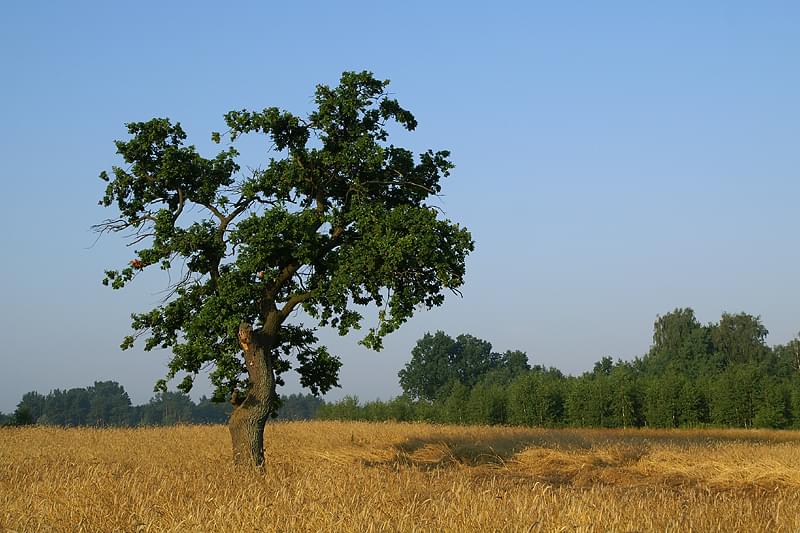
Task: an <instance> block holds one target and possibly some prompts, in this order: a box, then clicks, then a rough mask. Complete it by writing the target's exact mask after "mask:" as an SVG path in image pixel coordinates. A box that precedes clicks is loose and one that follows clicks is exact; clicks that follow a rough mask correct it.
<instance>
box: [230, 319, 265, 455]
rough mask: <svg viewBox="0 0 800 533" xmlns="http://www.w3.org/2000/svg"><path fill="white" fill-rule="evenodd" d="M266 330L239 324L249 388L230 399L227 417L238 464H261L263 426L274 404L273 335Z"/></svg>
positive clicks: (240, 341) (240, 342)
mask: <svg viewBox="0 0 800 533" xmlns="http://www.w3.org/2000/svg"><path fill="white" fill-rule="evenodd" d="M265 329H266V328H265ZM270 333H271V332H270V331H269V330H267V331H264V330H260V331H254V330H253V328H252V326H251V325H250V324H246V323H243V324H241V325H240V326H239V344H240V345H241V347H242V351H244V360H245V365H246V366H247V373H248V377H249V388H248V390H247V396H246V397H245V398H244V400H240V399H239V398H237V397H236V396H235V395H234V397H233V398H232V399H231V401H232V403H233V404H234V406H235V407H234V409H233V412H232V413H231V416H230V418H229V419H228V430H229V431H230V433H231V444H232V445H233V461H234V463H235V464H238V465H246V466H254V467H262V466H263V465H264V426H265V425H266V423H267V418H268V417H269V415H270V413H271V412H272V409H273V407H274V405H275V372H274V364H273V363H274V361H273V353H272V350H273V349H274V344H275V341H274V339H275V335H274V333H273V334H270Z"/></svg>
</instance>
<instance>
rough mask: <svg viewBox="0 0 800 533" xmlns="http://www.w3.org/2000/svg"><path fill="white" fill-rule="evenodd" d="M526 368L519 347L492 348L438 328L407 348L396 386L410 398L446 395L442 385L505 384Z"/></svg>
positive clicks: (464, 335) (473, 338)
mask: <svg viewBox="0 0 800 533" xmlns="http://www.w3.org/2000/svg"><path fill="white" fill-rule="evenodd" d="M529 368H530V366H529V365H528V356H527V355H526V354H525V353H524V352H520V351H508V352H506V353H504V354H502V355H501V354H498V353H495V352H492V345H491V343H489V342H487V341H485V340H482V339H479V338H477V337H473V336H472V335H467V334H463V335H459V336H458V337H456V339H455V340H454V339H453V338H452V337H450V336H448V335H446V334H445V333H444V332H442V331H437V332H436V333H435V334H433V335H431V334H430V333H426V334H425V335H424V336H423V337H422V338H421V339H419V340H418V341H417V344H416V346H414V349H413V350H412V351H411V361H409V362H408V363H407V364H406V366H405V367H404V368H403V369H402V370H400V372H399V373H398V377H399V378H400V386H401V387H402V388H403V392H404V393H405V394H406V395H408V396H410V397H411V398H416V399H422V400H427V401H433V400H435V399H438V398H442V397H445V396H447V391H443V390H442V389H443V388H444V387H445V386H448V385H449V386H452V384H453V383H460V384H462V385H464V386H465V387H467V388H472V387H474V386H475V385H476V384H477V383H478V382H480V381H487V380H488V381H490V382H492V383H495V384H507V383H509V382H510V381H511V380H512V379H513V378H514V377H516V376H517V375H518V374H521V373H524V372H525V371H527V370H528V369H529Z"/></svg>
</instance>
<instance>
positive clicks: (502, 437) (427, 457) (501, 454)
mask: <svg viewBox="0 0 800 533" xmlns="http://www.w3.org/2000/svg"><path fill="white" fill-rule="evenodd" d="M593 446H594V443H593V442H592V439H588V438H586V437H584V436H581V435H579V434H578V433H575V432H571V433H568V434H564V433H563V432H560V431H557V430H554V431H544V430H542V431H538V432H536V433H535V434H530V433H527V432H524V433H523V432H520V433H511V434H503V433H500V434H497V435H491V434H487V433H486V432H481V433H480V434H476V435H471V434H470V433H469V431H467V432H465V434H463V435H441V434H440V435H437V434H432V435H430V436H419V437H410V438H408V439H406V440H404V441H402V442H399V443H397V444H394V445H393V446H392V448H393V450H394V456H393V457H392V458H390V459H388V460H381V461H374V460H373V461H365V464H367V465H368V466H390V465H393V466H414V467H417V468H421V469H424V470H434V469H440V468H448V467H457V466H471V467H474V466H498V467H499V466H505V465H506V464H507V463H508V462H509V461H513V460H514V457H515V456H516V455H517V454H519V453H520V452H522V451H524V450H527V449H529V448H543V449H553V450H556V449H557V450H590V449H591V448H592V447H593Z"/></svg>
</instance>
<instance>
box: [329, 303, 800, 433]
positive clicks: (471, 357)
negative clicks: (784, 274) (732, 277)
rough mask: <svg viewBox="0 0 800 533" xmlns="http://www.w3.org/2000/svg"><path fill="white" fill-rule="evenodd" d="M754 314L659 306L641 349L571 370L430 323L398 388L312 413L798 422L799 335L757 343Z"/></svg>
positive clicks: (574, 421)
mask: <svg viewBox="0 0 800 533" xmlns="http://www.w3.org/2000/svg"><path fill="white" fill-rule="evenodd" d="M767 333H768V331H767V329H766V328H765V327H764V325H763V324H762V323H761V319H760V318H759V317H756V316H752V315H749V314H746V313H738V314H728V313H725V314H723V315H722V317H721V318H720V320H719V321H718V322H716V323H710V324H706V325H703V324H701V323H700V322H699V321H698V320H697V318H696V316H695V314H694V311H693V310H692V309H690V308H683V309H675V310H674V311H672V312H670V313H667V314H665V315H663V316H659V317H658V318H657V320H656V321H655V324H654V331H653V343H652V346H651V348H650V350H649V351H648V352H647V353H646V354H644V355H643V356H641V357H637V358H635V359H634V360H633V361H622V360H616V361H615V360H614V359H613V358H611V357H603V358H602V359H600V361H598V362H596V363H595V364H594V367H593V368H592V369H591V370H590V371H587V372H584V373H583V374H581V375H579V376H569V375H565V374H564V373H562V372H561V371H560V370H558V369H556V368H545V367H543V366H541V365H533V366H530V364H529V362H528V357H527V355H526V354H525V353H523V352H520V351H507V352H505V353H502V354H500V353H495V352H493V351H492V345H491V343H489V342H487V341H485V340H482V339H478V338H476V337H474V336H472V335H468V334H464V335H459V336H457V337H456V338H455V339H453V338H452V337H450V336H448V335H447V334H445V333H443V332H441V331H439V332H436V333H434V334H427V335H425V336H424V337H423V338H422V339H420V340H419V341H418V342H417V344H416V346H415V347H414V349H413V352H412V357H411V361H409V363H408V364H407V365H406V366H405V368H404V369H403V370H401V371H400V374H399V378H400V385H401V387H402V389H403V392H404V394H403V395H401V396H399V397H397V398H395V399H393V400H390V401H385V402H384V401H373V402H367V403H363V404H362V403H359V401H358V399H357V398H355V397H353V396H348V397H345V398H344V399H342V400H341V401H339V402H336V403H334V404H325V405H323V406H322V407H321V408H320V410H319V412H318V413H317V416H318V417H320V418H325V419H350V420H387V419H391V420H424V421H430V422H441V423H456V424H508V425H522V426H540V427H602V428H627V427H657V428H675V427H741V428H751V427H762V428H778V429H782V428H792V427H793V428H800V338H795V339H793V340H791V341H790V342H788V343H787V344H785V345H778V346H773V347H770V346H768V345H767V344H766V342H765V341H766V336H767Z"/></svg>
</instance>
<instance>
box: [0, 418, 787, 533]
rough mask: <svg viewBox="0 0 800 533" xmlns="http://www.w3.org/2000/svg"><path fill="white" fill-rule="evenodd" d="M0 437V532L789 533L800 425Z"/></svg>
mask: <svg viewBox="0 0 800 533" xmlns="http://www.w3.org/2000/svg"><path fill="white" fill-rule="evenodd" d="M267 448H268V449H267V451H268V467H267V468H268V470H267V473H266V475H265V474H263V473H258V472H253V471H241V470H236V469H235V468H234V467H232V466H231V464H230V462H229V441H228V433H227V430H226V429H225V428H224V427H222V426H206V427H202V426H194V427H193V426H187V427H177V428H164V429H155V428H154V429H106V430H102V429H67V430H65V429H55V428H25V429H1V430H0V531H2V530H16V531H37V530H45V531H51V530H55V531H162V530H170V531H173V530H175V531H692V530H694V531H748V532H750V531H800V434H797V433H791V432H772V431H651V430H645V431H637V430H627V431H625V430H622V431H620V430H614V431H611V430H607V431H606V430H541V429H518V428H483V427H478V428H463V427H450V426H431V425H424V424H369V423H338V422H308V423H302V422H295V423H281V424H274V425H270V426H269V427H268V429H267Z"/></svg>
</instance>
